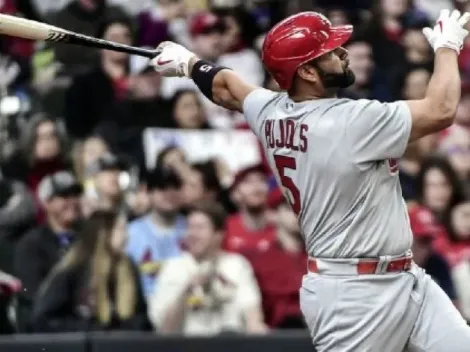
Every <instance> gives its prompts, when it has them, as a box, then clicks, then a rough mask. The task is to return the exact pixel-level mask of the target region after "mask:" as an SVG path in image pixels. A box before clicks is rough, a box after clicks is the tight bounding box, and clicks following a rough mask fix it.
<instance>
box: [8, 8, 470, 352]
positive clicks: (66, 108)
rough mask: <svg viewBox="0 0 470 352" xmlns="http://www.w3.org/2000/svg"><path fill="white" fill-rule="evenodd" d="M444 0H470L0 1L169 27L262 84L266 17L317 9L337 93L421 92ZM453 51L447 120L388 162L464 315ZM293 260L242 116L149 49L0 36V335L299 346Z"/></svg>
mask: <svg viewBox="0 0 470 352" xmlns="http://www.w3.org/2000/svg"><path fill="white" fill-rule="evenodd" d="M442 8H449V9H453V8H458V9H460V10H461V11H470V1H466V0H356V1H346V0H343V1H341V0H336V1H333V0H314V1H312V0H308V1H303V0H297V1H294V0H289V1H287V0H285V1H284V0H245V1H243V0H187V1H186V0H132V1H131V0H60V1H59V0H54V1H53V0H17V1H15V0H1V1H0V12H2V13H7V14H12V15H15V16H21V17H25V18H29V19H33V20H38V21H42V22H47V23H50V24H53V25H56V26H59V27H63V28H66V29H70V30H72V31H76V32H79V33H83V34H87V35H91V36H96V37H100V38H105V39H108V40H113V41H117V42H120V43H125V44H132V45H137V46H141V47H149V48H154V47H156V46H157V45H158V44H159V43H161V42H162V41H165V40H173V41H176V42H178V43H181V44H183V45H185V46H187V47H188V48H190V49H191V50H192V51H194V52H195V53H196V54H197V55H199V56H200V57H202V58H204V59H207V60H211V61H214V62H217V63H219V64H221V65H225V66H228V67H230V68H233V69H234V70H235V71H236V72H237V73H239V74H240V75H241V76H242V77H243V78H244V79H246V80H247V81H249V82H250V83H252V84H256V85H259V86H264V87H267V88H269V89H273V90H277V89H278V87H277V86H276V83H275V82H274V81H273V80H272V79H271V78H270V77H269V75H268V74H267V73H266V72H265V70H264V69H263V66H262V63H261V60H260V48H261V45H262V42H263V38H264V35H265V33H266V32H267V31H268V30H269V29H270V28H271V27H272V25H273V24H275V23H276V22H278V21H280V20H281V19H283V18H285V17H286V16H288V15H289V14H292V13H296V12H299V11H304V10H316V11H321V12H322V13H324V14H325V15H326V16H328V18H329V19H330V20H331V21H332V23H333V24H334V25H341V24H347V23H350V24H353V25H354V26H355V33H354V35H353V38H352V40H351V41H350V42H349V43H347V45H346V48H347V49H348V50H349V55H350V59H351V68H352V69H353V71H354V72H355V74H356V78H357V79H356V82H355V84H354V85H353V86H352V87H350V88H348V89H346V90H344V91H342V92H341V96H343V97H348V98H351V99H359V98H368V99H378V100H380V101H383V102H386V101H393V100H398V99H420V98H422V97H423V96H424V94H425V90H426V87H427V84H428V82H429V79H430V76H431V72H432V67H433V53H432V51H431V49H430V47H429V45H428V43H427V42H426V39H425V38H424V36H423V35H422V33H421V29H422V28H423V27H424V26H428V25H430V24H432V23H434V21H435V20H436V17H437V16H438V13H439V10H440V9H442ZM469 29H470V28H469ZM459 65H460V71H461V77H462V99H461V102H460V105H459V108H458V112H457V116H456V121H455V124H454V125H453V126H452V127H450V128H449V129H447V130H445V131H443V132H442V133H439V134H435V135H432V136H428V137H425V138H423V139H421V140H419V141H417V142H416V143H413V144H411V145H410V146H409V147H408V149H407V151H406V153H405V155H404V156H403V158H402V159H401V160H399V161H395V162H397V163H398V168H399V170H400V180H401V184H402V189H403V196H404V198H405V200H406V201H407V204H408V206H409V215H410V222H411V226H412V230H413V234H414V236H415V241H414V244H413V251H414V256H415V261H416V262H417V263H418V264H419V265H421V266H422V267H424V268H425V269H426V271H427V272H428V273H429V274H430V275H431V276H432V277H433V278H434V279H435V280H436V281H437V282H438V283H439V285H440V286H441V287H442V288H443V289H444V291H445V292H446V293H447V295H448V296H449V297H450V298H451V300H452V301H453V302H454V303H455V305H456V307H457V308H458V309H459V310H460V312H461V313H462V315H463V316H464V317H465V318H466V319H467V320H470V198H469V195H470V187H469V186H470V182H469V180H470V178H469V176H470V41H467V42H466V43H465V46H464V48H463V50H462V52H461V55H460V59H459ZM306 257H307V256H306V254H305V252H304V249H303V244H302V242H301V235H300V230H299V228H298V226H297V222H296V218H295V215H294V214H293V213H292V211H291V210H290V208H289V207H288V205H287V204H286V203H285V202H284V199H283V196H282V191H281V190H280V189H279V188H278V187H277V185H276V181H275V179H274V177H273V175H272V172H271V170H269V167H268V166H267V164H266V161H265V159H264V157H263V155H262V153H261V149H260V145H259V143H258V142H257V140H256V138H255V136H254V135H253V134H252V133H251V132H250V131H249V129H248V128H247V125H246V124H245V123H244V120H243V116H241V115H240V114H238V113H234V112H231V111H227V110H224V109H222V108H220V107H217V106H215V105H214V104H212V103H211V102H210V101H208V100H207V99H206V98H205V97H204V96H203V95H201V94H200V93H199V92H198V91H197V90H196V87H195V85H194V84H193V83H192V81H191V80H189V79H184V78H164V77H160V76H158V75H157V74H156V73H155V72H153V71H152V70H151V69H149V68H148V67H147V59H143V58H140V57H134V56H129V55H127V54H123V53H116V52H111V51H99V50H92V49H88V48H83V47H73V46H68V45H63V44H62V45H51V46H50V45H47V44H44V43H35V42H31V41H26V40H22V39H18V38H11V37H5V36H3V37H0V270H1V272H0V333H2V334H4V335H5V336H8V335H14V334H33V333H48V334H49V333H56V335H53V337H51V339H60V336H62V335H57V333H65V332H70V333H84V332H86V333H89V332H97V331H98V332H99V331H106V332H110V333H115V334H117V335H113V336H117V337H116V339H117V341H120V343H121V345H120V344H119V343H118V344H117V346H115V347H113V348H124V347H122V346H126V345H125V344H124V345H122V341H129V340H128V339H127V340H126V338H124V337H123V336H126V335H125V334H126V333H128V332H130V331H134V332H139V333H140V332H145V334H143V336H146V337H145V338H147V339H148V338H149V336H151V339H152V340H151V341H153V342H152V343H150V344H149V345H146V346H147V347H142V346H143V345H141V347H142V348H144V349H145V348H149V349H150V348H151V349H152V350H154V348H155V346H156V345H155V344H156V343H157V342H156V341H160V340H158V339H159V338H162V339H165V337H166V336H175V335H176V336H178V338H177V339H176V340H171V341H173V342H172V343H175V341H176V343H184V341H190V340H188V339H190V338H193V337H201V336H202V337H205V339H204V340H203V341H204V342H203V343H202V345H200V346H199V347H198V348H200V349H201V350H204V351H207V350H210V347H208V346H209V345H210V344H211V343H212V342H211V341H220V340H218V339H223V338H225V339H227V338H228V339H229V340H230V339H235V340H236V341H258V342H259V341H263V343H266V344H268V343H271V344H273V346H274V345H276V344H277V346H278V348H280V347H279V346H283V345H282V343H281V342H279V341H281V340H276V339H280V337H279V336H281V335H282V336H286V335H285V334H287V336H290V337H289V338H290V339H291V340H289V341H291V343H294V342H292V341H297V340H295V339H296V338H295V337H292V336H297V335H295V334H297V333H298V332H299V331H300V334H301V335H300V336H303V337H302V338H303V339H304V340H302V341H304V342H305V346H304V347H303V348H304V349H306V350H307V349H308V350H311V347H310V345H309V341H308V337H306V336H307V332H306V330H305V324H304V321H303V319H302V316H301V313H300V309H299V303H298V289H299V286H300V282H301V278H302V275H303V274H304V273H305V272H306ZM279 334H281V335H279ZM289 334H290V335H289ZM252 335H256V336H257V339H255V340H250V339H252V338H253V336H252ZM22 336H23V335H22ZM51 336H52V335H51ZM139 336H140V335H139ZM227 336H229V337H227ZM250 336H251V337H250ZM183 337H184V338H183ZM5 338H7V337H5ZM260 338H262V340H259V339H260ZM235 340H234V341H235ZM48 341H49V342H50V341H51V340H48ZM132 341H133V345H132V346H137V345H138V344H139V343H141V340H140V339H139V338H136V339H135V340H132ZM145 341H147V342H148V341H149V340H145ZM162 341H166V340H162ZM182 341H183V342H182ZM224 341H227V340H224ZM230 341H232V340H230ZM268 341H271V342H268ZM273 341H274V342H273ZM276 341H277V342H276ZM283 341H284V340H283ZM42 343H45V342H44V341H43V342H42ZM168 343H169V342H168ZM205 343H207V345H205ZM247 343H248V342H247ZM253 343H254V342H253ZM41 346H42V345H41ZM159 346H160V347H161V348H167V347H168V346H170V345H165V344H163V345H159ZM162 346H163V347H162ZM171 346H173V345H171ZM237 346H238V345H237ZM243 346H248V347H244V348H245V349H246V348H248V349H250V348H254V347H253V346H255V345H249V344H248V345H243ZM250 346H251V347H250ZM261 346H268V345H261ZM289 346H294V345H289ZM299 346H300V345H299ZM108 347H109V346H108ZM193 347H194V346H193ZM274 347H275V346H274ZM109 348H110V347H109ZM175 348H176V347H174V346H173V347H172V349H173V350H178V348H176V349H175ZM194 348H196V347H194ZM218 348H220V346H219V347H218ZM227 348H229V349H230V348H232V349H233V350H234V351H235V350H238V349H234V347H233V345H231V347H230V346H229V347H227ZM256 348H258V347H256ZM63 349H67V350H68V351H70V348H68V347H63ZM63 349H62V350H63ZM196 349H197V348H196ZM298 349H299V350H302V348H301V347H298ZM20 350H21V349H19V350H18V351H20ZM36 350H37V349H35V351H36ZM59 350H60V349H59ZM72 350H73V349H72ZM104 350H106V348H105V349H104ZM104 350H103V351H104ZM113 350H116V349H113ZM21 351H23V350H21ZM49 351H50V349H49Z"/></svg>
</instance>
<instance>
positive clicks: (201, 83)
mask: <svg viewBox="0 0 470 352" xmlns="http://www.w3.org/2000/svg"><path fill="white" fill-rule="evenodd" d="M158 48H159V49H161V52H160V54H159V55H158V56H157V57H155V58H154V59H152V60H151V62H150V65H151V66H152V67H153V68H154V69H155V70H156V71H157V72H160V73H161V74H162V75H163V76H167V77H171V76H173V77H174V76H177V77H189V78H192V79H193V81H194V82H195V83H196V85H197V86H198V88H199V89H200V90H201V92H202V93H203V94H204V95H205V96H206V97H208V98H209V99H210V100H212V101H213V102H214V103H216V104H217V105H220V106H222V107H224V108H227V109H230V110H236V111H240V112H243V102H244V100H245V98H246V97H247V96H248V94H250V93H251V92H252V91H253V90H255V89H257V88H258V87H255V86H252V85H250V84H248V83H246V82H244V81H243V80H242V79H241V78H240V77H239V76H238V75H237V74H236V73H235V72H233V71H231V70H230V69H228V68H226V67H222V66H217V65H215V64H213V63H211V62H208V61H205V60H202V59H199V58H198V57H197V56H196V55H195V54H194V53H192V52H191V51H189V50H188V49H186V48H185V47H183V46H181V45H179V44H176V43H173V42H164V43H162V44H160V45H159V47H158Z"/></svg>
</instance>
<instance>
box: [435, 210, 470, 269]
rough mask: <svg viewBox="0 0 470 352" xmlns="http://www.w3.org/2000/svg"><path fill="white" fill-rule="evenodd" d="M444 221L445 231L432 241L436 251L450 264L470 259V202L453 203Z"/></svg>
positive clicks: (453, 264)
mask: <svg viewBox="0 0 470 352" xmlns="http://www.w3.org/2000/svg"><path fill="white" fill-rule="evenodd" d="M446 222H447V224H445V227H446V229H447V233H443V234H441V235H440V236H439V237H438V238H437V239H436V241H435V242H434V246H435V249H436V251H438V252H439V253H441V254H442V255H443V256H445V258H446V259H447V261H448V262H449V264H450V265H451V266H455V265H457V264H459V263H460V262H462V261H464V260H470V202H469V201H464V202H461V203H459V204H457V205H455V206H454V207H453V208H452V211H451V214H450V217H449V219H448V220H447V221H446Z"/></svg>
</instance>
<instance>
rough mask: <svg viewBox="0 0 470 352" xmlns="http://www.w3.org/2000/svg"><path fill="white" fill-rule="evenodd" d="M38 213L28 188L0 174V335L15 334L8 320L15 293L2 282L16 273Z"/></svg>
mask: <svg viewBox="0 0 470 352" xmlns="http://www.w3.org/2000/svg"><path fill="white" fill-rule="evenodd" d="M35 213H36V209H35V204H34V199H33V197H32V195H31V194H30V193H29V192H28V190H27V188H26V187H25V186H24V185H23V184H21V183H20V182H18V181H12V180H7V179H4V178H2V176H1V174H0V334H3V333H12V332H13V331H14V330H13V326H12V325H11V323H10V322H9V319H8V318H7V317H8V307H9V305H10V303H11V296H12V295H11V293H16V291H15V290H13V291H11V290H9V289H8V286H7V287H4V286H5V285H4V284H5V283H4V281H3V279H5V278H6V277H7V274H6V273H12V272H13V260H14V257H13V256H14V252H15V248H16V245H17V243H18V241H19V240H20V239H21V238H22V236H23V235H24V233H25V232H26V231H27V230H28V229H29V228H30V227H31V225H32V224H34V217H35ZM9 281H10V280H9Z"/></svg>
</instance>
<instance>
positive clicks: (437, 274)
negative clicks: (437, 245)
mask: <svg viewBox="0 0 470 352" xmlns="http://www.w3.org/2000/svg"><path fill="white" fill-rule="evenodd" d="M409 217H410V226H411V231H412V232H413V246H412V248H411V249H412V251H413V259H414V261H415V262H416V264H418V265H419V266H421V267H422V268H423V269H424V270H426V273H428V274H429V275H431V277H432V278H433V279H434V280H435V281H436V282H437V283H438V284H439V286H441V288H442V289H443V290H444V292H445V293H446V294H447V296H449V298H450V299H451V300H452V301H454V303H455V304H457V295H456V293H455V287H454V283H453V281H452V276H451V269H450V266H449V264H448V262H447V261H446V258H444V257H443V256H442V255H440V254H439V253H437V252H436V251H435V250H434V248H433V243H434V240H435V239H436V238H437V237H438V236H440V235H441V234H442V233H443V231H444V230H443V228H442V226H440V225H439V224H438V223H437V221H436V219H435V217H434V215H433V214H432V212H431V211H430V210H429V209H427V208H425V207H423V206H414V207H412V208H411V209H410V210H409Z"/></svg>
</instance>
